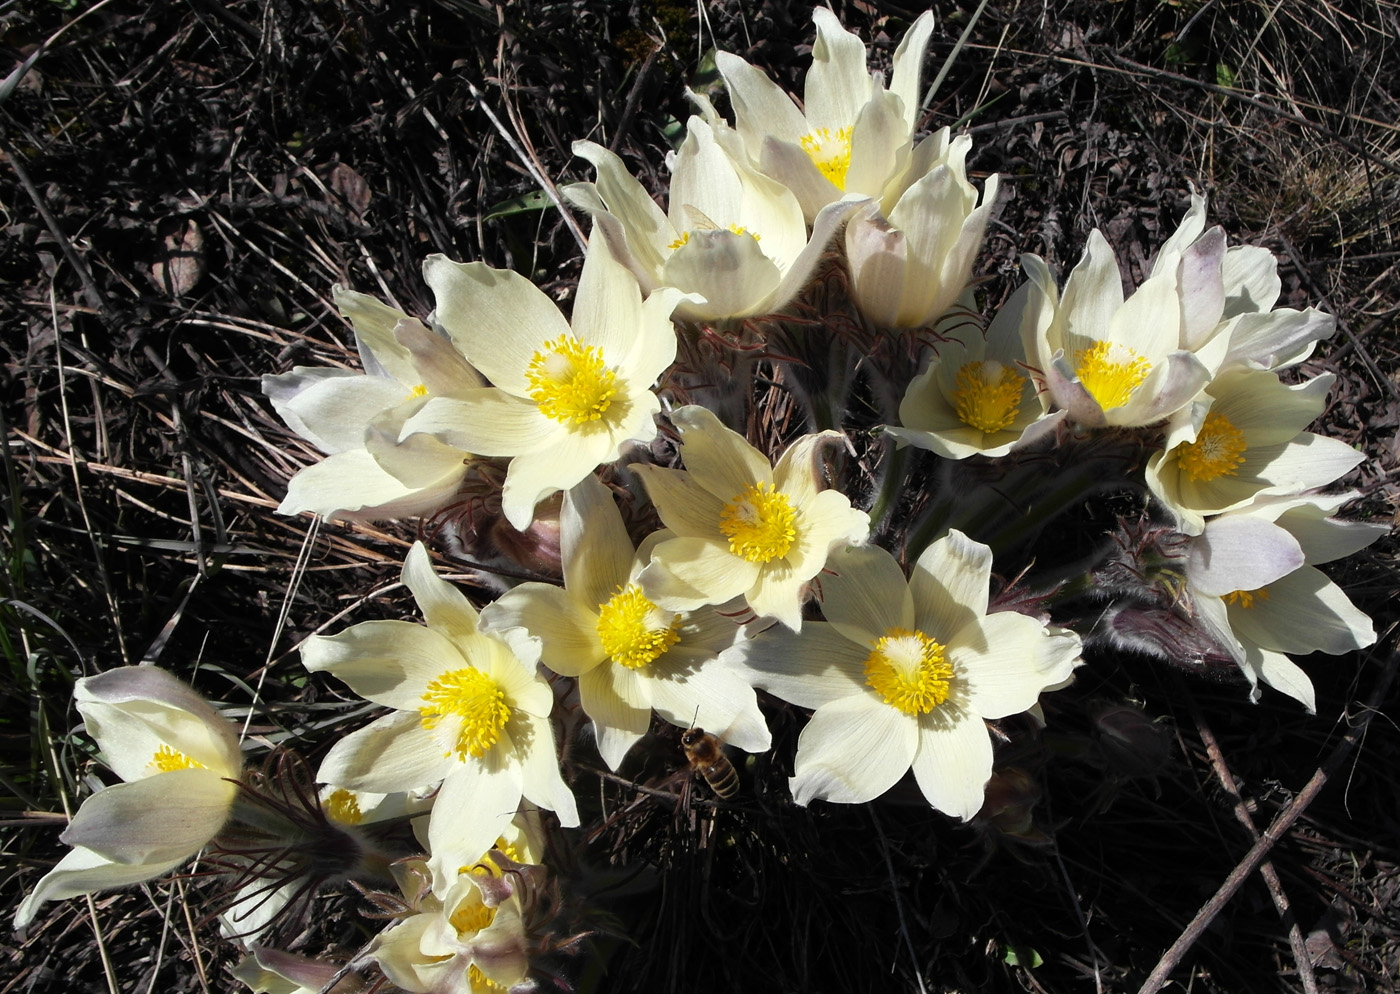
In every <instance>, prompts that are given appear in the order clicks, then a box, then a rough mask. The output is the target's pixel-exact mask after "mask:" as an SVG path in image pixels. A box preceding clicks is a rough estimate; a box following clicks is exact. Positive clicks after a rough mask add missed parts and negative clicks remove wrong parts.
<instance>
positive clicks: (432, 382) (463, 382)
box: [394, 319, 486, 397]
mask: <svg viewBox="0 0 1400 994" xmlns="http://www.w3.org/2000/svg"><path fill="white" fill-rule="evenodd" d="M394 337H395V338H397V339H398V340H399V342H400V344H402V345H403V346H404V347H405V348H406V349H407V350H408V352H409V359H410V361H411V363H412V366H411V369H410V370H409V375H410V376H411V377H413V378H411V379H405V380H403V381H402V382H404V383H407V384H410V385H413V386H417V385H418V384H419V383H421V384H422V385H423V386H424V387H426V388H427V390H428V393H430V394H433V395H435V396H443V397H455V396H457V395H458V394H459V393H460V392H461V391H463V390H472V389H475V388H477V387H484V386H486V380H485V378H484V377H482V375H481V374H480V373H478V372H477V371H476V369H475V368H474V367H473V366H472V364H471V363H469V362H467V359H466V356H464V355H462V353H460V352H458V351H457V347H456V346H455V345H453V344H452V341H451V339H449V338H447V337H446V336H445V335H442V334H439V333H438V332H436V331H433V330H432V329H430V328H427V327H425V326H424V325H423V324H422V323H421V322H419V321H415V320H412V319H410V320H406V321H400V322H399V324H398V327H397V328H395V329H394Z"/></svg>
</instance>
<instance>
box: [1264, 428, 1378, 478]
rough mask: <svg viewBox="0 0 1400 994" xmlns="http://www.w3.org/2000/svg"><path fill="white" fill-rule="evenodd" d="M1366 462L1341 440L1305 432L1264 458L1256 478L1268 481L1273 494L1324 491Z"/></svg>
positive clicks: (1360, 453) (1363, 457)
mask: <svg viewBox="0 0 1400 994" xmlns="http://www.w3.org/2000/svg"><path fill="white" fill-rule="evenodd" d="M1365 461H1366V453H1364V452H1358V451H1357V450H1356V449H1354V448H1352V447H1351V446H1350V445H1348V444H1347V443H1345V442H1343V441H1342V440H1341V439H1339V438H1328V437H1327V436H1325V435H1314V434H1313V433H1312V432H1306V431H1305V432H1301V433H1300V434H1299V435H1298V436H1297V437H1296V438H1294V439H1293V440H1292V441H1290V442H1288V443H1287V444H1286V445H1282V446H1279V447H1278V449H1277V451H1276V452H1274V453H1271V454H1267V461H1266V463H1265V464H1264V465H1263V466H1261V467H1260V469H1259V477H1260V479H1263V480H1267V481H1268V482H1269V484H1270V485H1271V487H1272V488H1274V490H1275V491H1276V492H1277V491H1284V492H1288V491H1296V490H1306V489H1310V488H1312V487H1325V486H1326V485H1327V484H1329V483H1332V482H1334V481H1335V480H1338V479H1340V478H1341V477H1343V476H1345V475H1346V474H1347V473H1350V472H1351V471H1352V470H1353V469H1355V468H1356V467H1357V466H1359V465H1361V464H1362V463H1363V462H1365Z"/></svg>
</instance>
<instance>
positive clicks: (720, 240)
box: [661, 228, 782, 320]
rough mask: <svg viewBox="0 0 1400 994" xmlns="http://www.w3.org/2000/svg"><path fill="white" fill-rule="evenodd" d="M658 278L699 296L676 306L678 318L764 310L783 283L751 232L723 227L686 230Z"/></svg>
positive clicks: (730, 315)
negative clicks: (684, 239)
mask: <svg viewBox="0 0 1400 994" xmlns="http://www.w3.org/2000/svg"><path fill="white" fill-rule="evenodd" d="M661 279H662V282H663V283H666V284H667V285H670V286H675V287H679V288H680V289H681V290H684V291H685V292H687V293H689V294H696V295H699V296H700V297H703V298H704V301H703V302H700V301H696V300H694V299H689V300H687V302H685V303H682V304H681V305H680V306H679V307H678V308H677V313H678V314H679V315H681V316H683V317H687V318H691V319H697V320H722V319H725V318H739V317H749V316H751V315H755V314H766V313H768V311H770V310H772V309H773V308H772V307H770V301H771V300H772V299H773V298H774V296H775V295H776V294H777V292H778V287H779V285H780V284H781V283H782V272H781V271H780V270H779V268H778V266H777V265H776V264H775V263H774V262H773V260H772V259H770V258H768V256H767V255H766V254H765V253H764V250H763V249H762V248H761V247H760V244H759V242H758V241H757V240H756V239H755V238H754V237H753V235H752V234H751V233H745V234H736V233H735V232H733V231H729V230H727V229H724V228H719V229H715V230H710V231H704V230H695V231H691V232H690V237H689V240H688V241H686V243H685V244H684V245H681V246H680V247H679V248H677V249H676V251H674V252H672V253H671V255H670V257H669V258H668V259H667V260H666V264H665V266H664V268H663V270H662V275H661Z"/></svg>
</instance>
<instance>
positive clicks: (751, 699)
mask: <svg viewBox="0 0 1400 994" xmlns="http://www.w3.org/2000/svg"><path fill="white" fill-rule="evenodd" d="M651 690H652V695H653V696H652V706H653V707H654V708H655V709H656V713H657V714H659V715H661V717H663V718H665V719H666V720H667V721H669V722H670V723H671V724H673V725H676V726H677V727H680V728H690V727H692V726H693V727H697V728H703V729H705V731H707V732H709V733H710V734H712V735H717V736H719V738H720V739H722V740H723V741H724V742H725V743H727V744H728V745H732V746H735V747H737V748H739V749H743V750H744V751H745V752H749V753H757V752H763V751H764V750H765V749H768V748H769V747H770V746H771V745H772V744H773V739H772V735H771V734H770V733H769V731H768V724H767V723H766V722H765V721H764V720H763V712H761V711H759V709H758V698H757V696H756V695H755V694H754V691H753V687H751V686H750V685H749V684H748V682H747V681H746V680H745V679H744V678H743V676H742V675H741V674H740V673H739V672H738V671H737V670H734V669H731V668H729V667H727V666H724V665H723V664H721V663H719V662H718V661H717V660H709V661H708V662H706V663H705V664H703V665H700V666H697V667H695V668H694V669H693V670H691V671H689V672H687V673H685V674H683V675H668V676H658V677H654V678H653V679H652V681H651Z"/></svg>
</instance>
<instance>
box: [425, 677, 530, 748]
mask: <svg viewBox="0 0 1400 994" xmlns="http://www.w3.org/2000/svg"><path fill="white" fill-rule="evenodd" d="M423 702H424V703H423V704H421V705H420V706H419V708H418V713H419V714H420V715H422V717H423V727H424V728H426V729H429V730H432V729H434V728H436V727H437V726H438V724H439V723H440V722H441V721H442V719H444V718H446V717H448V716H449V715H451V716H455V717H457V718H458V719H460V721H461V727H460V728H459V729H458V731H457V741H456V743H455V744H454V746H453V748H452V749H451V750H450V751H449V752H446V753H443V755H444V756H450V755H452V753H454V752H455V753H456V754H457V758H458V759H461V760H465V759H466V758H467V757H468V756H471V757H473V758H475V759H480V758H481V757H482V756H484V755H486V752H487V750H489V749H490V748H491V747H492V746H494V745H495V744H496V741H497V740H498V739H499V738H500V737H501V729H503V728H505V726H506V722H507V721H509V720H510V705H509V704H507V703H506V695H505V692H504V691H502V690H501V688H500V687H499V686H497V684H496V681H495V680H492V679H491V678H490V677H489V676H487V675H486V674H485V673H483V672H481V670H479V669H477V668H476V667H475V666H467V667H465V668H463V669H460V670H452V671H450V672H447V673H444V674H443V675H442V676H440V677H438V678H437V679H436V680H434V681H433V682H432V683H430V684H428V688H427V690H426V691H424V693H423Z"/></svg>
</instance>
